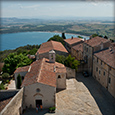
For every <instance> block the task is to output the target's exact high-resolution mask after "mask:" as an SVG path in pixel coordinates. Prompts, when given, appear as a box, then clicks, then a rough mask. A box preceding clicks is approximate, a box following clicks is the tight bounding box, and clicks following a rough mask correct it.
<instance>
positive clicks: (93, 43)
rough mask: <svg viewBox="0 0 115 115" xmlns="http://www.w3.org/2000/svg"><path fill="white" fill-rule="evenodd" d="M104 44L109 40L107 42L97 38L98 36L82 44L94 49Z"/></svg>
mask: <svg viewBox="0 0 115 115" xmlns="http://www.w3.org/2000/svg"><path fill="white" fill-rule="evenodd" d="M105 42H109V40H107V39H105V38H101V37H98V36H96V37H94V38H91V39H89V40H86V41H84V43H86V44H88V45H90V46H92V47H95V46H97V45H100V44H101V43H105Z"/></svg>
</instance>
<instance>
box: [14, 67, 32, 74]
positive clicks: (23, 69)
mask: <svg viewBox="0 0 115 115" xmlns="http://www.w3.org/2000/svg"><path fill="white" fill-rule="evenodd" d="M29 67H30V66H24V67H19V68H17V69H16V70H15V71H14V73H20V72H26V71H28V69H29Z"/></svg>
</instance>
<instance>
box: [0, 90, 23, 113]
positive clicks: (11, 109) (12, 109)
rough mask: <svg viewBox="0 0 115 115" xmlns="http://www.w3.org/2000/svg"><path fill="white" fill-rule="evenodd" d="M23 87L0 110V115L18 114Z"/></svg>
mask: <svg viewBox="0 0 115 115" xmlns="http://www.w3.org/2000/svg"><path fill="white" fill-rule="evenodd" d="M23 90H24V89H23V88H22V89H20V91H19V92H18V93H17V94H16V95H15V96H14V97H13V98H12V100H11V101H10V102H9V103H8V104H7V105H6V107H5V108H4V109H3V110H2V111H1V114H0V115H20V113H21V107H22V101H23Z"/></svg>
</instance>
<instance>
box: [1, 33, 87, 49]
mask: <svg viewBox="0 0 115 115" xmlns="http://www.w3.org/2000/svg"><path fill="white" fill-rule="evenodd" d="M54 35H59V36H62V34H61V33H53V32H20V33H9V34H1V35H0V39H1V41H0V51H4V50H9V49H15V48H17V47H20V46H25V45H27V44H29V45H34V44H35V45H37V44H38V45H39V44H41V43H43V42H47V40H48V39H49V38H51V37H53V36H54ZM65 36H66V39H68V38H71V37H72V36H73V37H77V36H78V35H75V34H66V33H65ZM80 36H82V35H80ZM82 37H83V38H86V39H88V38H89V37H88V36H82Z"/></svg>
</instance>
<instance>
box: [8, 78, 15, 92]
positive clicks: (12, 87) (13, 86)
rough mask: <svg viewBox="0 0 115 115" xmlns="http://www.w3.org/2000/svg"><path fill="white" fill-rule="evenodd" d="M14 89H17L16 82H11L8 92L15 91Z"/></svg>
mask: <svg viewBox="0 0 115 115" xmlns="http://www.w3.org/2000/svg"><path fill="white" fill-rule="evenodd" d="M14 89H16V85H15V80H11V81H10V84H9V85H8V90H14Z"/></svg>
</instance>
